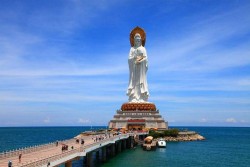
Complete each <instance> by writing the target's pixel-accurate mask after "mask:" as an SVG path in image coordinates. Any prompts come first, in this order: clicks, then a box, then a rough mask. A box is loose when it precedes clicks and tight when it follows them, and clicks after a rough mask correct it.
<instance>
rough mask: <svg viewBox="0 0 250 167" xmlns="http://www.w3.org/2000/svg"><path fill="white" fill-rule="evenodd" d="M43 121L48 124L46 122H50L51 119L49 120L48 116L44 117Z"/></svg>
mask: <svg viewBox="0 0 250 167" xmlns="http://www.w3.org/2000/svg"><path fill="white" fill-rule="evenodd" d="M43 122H44V123H45V124H48V123H50V122H51V121H50V118H49V117H47V118H45V119H44V120H43Z"/></svg>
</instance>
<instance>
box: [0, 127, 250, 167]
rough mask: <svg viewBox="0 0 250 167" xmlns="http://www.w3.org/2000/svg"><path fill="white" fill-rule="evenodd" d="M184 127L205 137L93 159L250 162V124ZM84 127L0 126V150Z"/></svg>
mask: <svg viewBox="0 0 250 167" xmlns="http://www.w3.org/2000/svg"><path fill="white" fill-rule="evenodd" d="M94 128H95V129H100V128H105V127H94ZM178 128H181V129H182V128H184V127H178ZM185 129H188V130H193V131H196V132H198V133H199V134H201V135H202V136H204V137H205V138H206V140H204V141H192V142H168V143H167V147H166V148H158V149H157V150H156V151H143V150H142V149H141V147H139V146H137V148H135V149H128V150H125V151H123V152H122V153H120V154H118V155H116V156H115V157H114V158H111V159H109V160H108V161H107V162H106V163H103V164H102V163H100V162H98V161H96V160H94V162H93V163H94V165H95V166H103V167H127V166H132V167H137V166H138V167H139V166H143V167H153V166H162V167H190V166H192V167H195V166H197V167H211V166H214V167H217V166H226V167H234V166H237V167H249V166H250V128H235V127H185ZM86 130H91V127H18V128H13V127H11V128H0V152H3V151H7V150H12V149H16V148H21V147H27V146H32V145H38V144H44V143H48V142H54V141H56V140H65V139H70V138H72V137H74V136H76V135H78V134H79V133H80V132H83V131H86ZM92 130H93V128H92ZM82 166H83V160H82V159H81V160H79V161H74V162H73V167H82Z"/></svg>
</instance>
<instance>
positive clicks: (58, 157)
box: [21, 134, 129, 167]
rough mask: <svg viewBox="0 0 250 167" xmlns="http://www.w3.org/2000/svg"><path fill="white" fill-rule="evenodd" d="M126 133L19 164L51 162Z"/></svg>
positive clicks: (32, 164)
mask: <svg viewBox="0 0 250 167" xmlns="http://www.w3.org/2000/svg"><path fill="white" fill-rule="evenodd" d="M128 135H129V134H121V135H117V136H114V137H110V138H106V139H104V140H101V141H99V142H95V143H92V144H89V145H86V146H83V147H80V148H76V149H73V150H70V151H66V152H63V153H61V154H57V155H50V156H48V157H47V158H43V159H40V160H39V159H37V160H34V162H32V161H30V162H26V163H24V164H21V166H22V167H34V166H41V165H45V164H48V163H51V162H53V161H57V160H59V159H62V158H65V157H67V156H70V155H72V154H75V153H80V152H83V151H85V149H87V148H91V147H93V146H95V145H99V144H103V143H105V142H107V141H110V140H115V139H119V138H120V137H122V136H124V137H127V136H128Z"/></svg>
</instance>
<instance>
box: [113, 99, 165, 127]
mask: <svg viewBox="0 0 250 167" xmlns="http://www.w3.org/2000/svg"><path fill="white" fill-rule="evenodd" d="M109 128H110V129H121V128H122V129H127V130H144V129H147V130H148V129H158V130H167V129H168V123H167V122H165V121H164V119H163V118H162V116H161V115H160V114H159V110H157V109H156V105H155V104H154V103H150V102H141V103H132V102H129V103H124V104H122V106H121V109H119V110H117V113H116V114H115V115H114V118H113V119H112V120H111V121H110V122H109Z"/></svg>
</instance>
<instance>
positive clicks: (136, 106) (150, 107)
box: [121, 102, 156, 111]
mask: <svg viewBox="0 0 250 167" xmlns="http://www.w3.org/2000/svg"><path fill="white" fill-rule="evenodd" d="M121 110H122V111H135V110H138V111H156V106H155V104H154V103H145V102H142V103H124V104H122V106H121Z"/></svg>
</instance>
